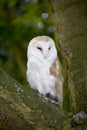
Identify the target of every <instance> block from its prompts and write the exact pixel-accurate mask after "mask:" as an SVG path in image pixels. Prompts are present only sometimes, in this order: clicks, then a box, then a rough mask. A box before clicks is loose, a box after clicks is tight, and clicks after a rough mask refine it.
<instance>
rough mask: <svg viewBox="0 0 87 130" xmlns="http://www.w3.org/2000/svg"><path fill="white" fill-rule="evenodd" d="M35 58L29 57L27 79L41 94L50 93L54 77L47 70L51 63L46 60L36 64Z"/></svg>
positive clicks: (53, 85) (53, 84)
mask: <svg viewBox="0 0 87 130" xmlns="http://www.w3.org/2000/svg"><path fill="white" fill-rule="evenodd" d="M37 62H38V61H37V59H35V58H32V57H31V58H30V59H29V62H28V69H27V80H28V81H29V83H30V85H31V87H32V88H33V89H37V90H38V91H39V92H40V93H41V94H43V95H45V94H47V93H50V92H51V93H52V95H54V92H53V89H54V87H55V77H54V76H52V75H51V74H50V72H49V70H50V66H51V64H50V63H48V62H47V61H45V62H42V61H41V62H40V63H38V64H37Z"/></svg>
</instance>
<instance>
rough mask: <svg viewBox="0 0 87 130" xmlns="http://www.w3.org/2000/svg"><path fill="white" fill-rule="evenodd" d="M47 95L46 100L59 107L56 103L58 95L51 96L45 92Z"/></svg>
mask: <svg viewBox="0 0 87 130" xmlns="http://www.w3.org/2000/svg"><path fill="white" fill-rule="evenodd" d="M45 97H47V99H48V101H49V102H51V103H52V104H54V105H56V106H57V107H58V108H60V106H59V104H58V97H57V96H52V95H51V94H50V93H47V94H46V95H45Z"/></svg>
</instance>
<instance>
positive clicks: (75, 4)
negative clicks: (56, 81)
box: [49, 0, 87, 112]
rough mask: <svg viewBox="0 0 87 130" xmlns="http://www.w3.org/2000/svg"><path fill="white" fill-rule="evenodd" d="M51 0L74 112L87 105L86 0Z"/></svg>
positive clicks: (85, 107)
mask: <svg viewBox="0 0 87 130" xmlns="http://www.w3.org/2000/svg"><path fill="white" fill-rule="evenodd" d="M49 1H50V4H51V7H52V11H53V14H54V15H55V23H56V26H57V31H58V39H59V44H60V46H61V50H62V55H63V58H64V60H65V65H66V67H65V70H64V72H65V73H64V75H65V82H67V86H68V93H69V99H70V107H71V110H72V111H74V112H79V111H83V110H86V109H87V1H86V0H49ZM64 89H67V88H65V87H64Z"/></svg>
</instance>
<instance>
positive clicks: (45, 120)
mask: <svg viewBox="0 0 87 130" xmlns="http://www.w3.org/2000/svg"><path fill="white" fill-rule="evenodd" d="M65 119H66V120H65ZM68 122H69V119H68V115H67V113H66V112H64V111H63V110H59V108H58V107H57V106H55V105H53V104H52V103H50V102H49V101H47V100H45V99H44V98H43V97H40V96H39V94H38V92H36V91H34V90H32V89H30V88H28V87H25V86H22V85H21V84H19V83H18V82H17V81H16V80H14V79H13V78H11V77H10V76H9V75H8V74H6V73H5V72H3V71H0V130H60V129H62V127H64V126H65V125H66V124H68Z"/></svg>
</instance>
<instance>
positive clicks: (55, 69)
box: [50, 59, 63, 107]
mask: <svg viewBox="0 0 87 130" xmlns="http://www.w3.org/2000/svg"><path fill="white" fill-rule="evenodd" d="M50 74H51V75H53V76H54V77H55V78H56V82H55V87H54V89H55V92H56V94H57V97H58V103H59V105H60V107H62V102H63V90H62V85H63V77H62V73H61V65H60V62H59V59H56V60H55V61H54V63H53V64H52V66H51V68H50Z"/></svg>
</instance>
